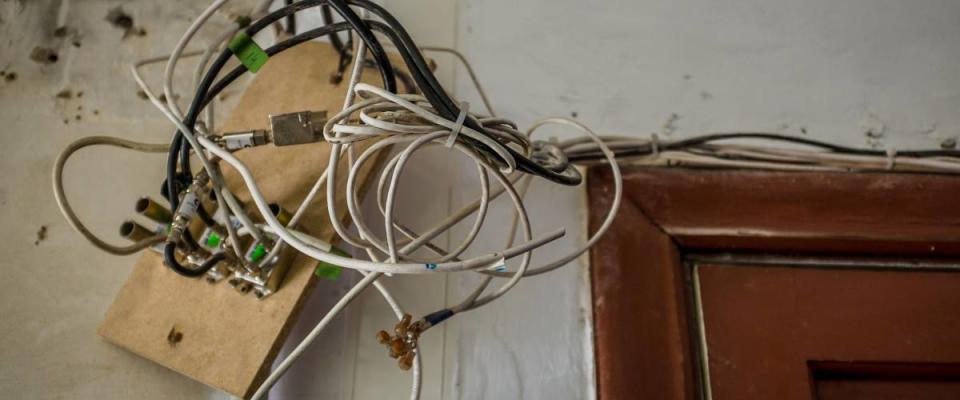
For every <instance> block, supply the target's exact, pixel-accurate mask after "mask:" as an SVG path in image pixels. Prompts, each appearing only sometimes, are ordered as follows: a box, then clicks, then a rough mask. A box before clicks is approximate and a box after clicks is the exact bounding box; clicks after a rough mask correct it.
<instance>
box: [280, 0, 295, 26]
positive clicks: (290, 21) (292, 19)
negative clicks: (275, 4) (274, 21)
mask: <svg viewBox="0 0 960 400" xmlns="http://www.w3.org/2000/svg"><path fill="white" fill-rule="evenodd" d="M283 4H284V5H287V6H289V5H290V4H293V0H283ZM287 33H288V34H290V35H296V34H297V17H296V16H295V15H294V14H290V15H288V16H287Z"/></svg>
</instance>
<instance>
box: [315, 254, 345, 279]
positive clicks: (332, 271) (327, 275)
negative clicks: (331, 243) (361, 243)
mask: <svg viewBox="0 0 960 400" xmlns="http://www.w3.org/2000/svg"><path fill="white" fill-rule="evenodd" d="M330 252H331V253H333V254H336V255H338V256H342V257H350V255H349V254H347V253H346V252H344V251H343V250H340V249H338V248H336V247H331V248H330ZM341 272H343V268H342V267H340V266H339V265H333V264H330V263H328V262H323V261H320V262H319V263H317V269H316V271H314V273H315V274H317V277H318V278H324V279H327V280H331V281H335V280H337V278H339V277H340V273H341Z"/></svg>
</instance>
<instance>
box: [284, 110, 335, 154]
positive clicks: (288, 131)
mask: <svg viewBox="0 0 960 400" xmlns="http://www.w3.org/2000/svg"><path fill="white" fill-rule="evenodd" d="M326 123H327V112H326V111H299V112H294V113H288V114H279V115H271V116H270V141H271V142H273V144H274V146H289V145H294V144H306V143H316V142H320V141H323V125H324V124H326Z"/></svg>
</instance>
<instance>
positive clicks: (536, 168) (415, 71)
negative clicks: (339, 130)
mask: <svg viewBox="0 0 960 400" xmlns="http://www.w3.org/2000/svg"><path fill="white" fill-rule="evenodd" d="M350 3H351V4H354V5H356V6H358V7H362V8H365V9H367V10H368V11H370V12H372V13H373V14H375V15H377V16H378V17H380V18H381V19H383V21H384V22H385V23H386V24H387V25H388V26H389V27H390V28H391V29H392V30H393V32H394V34H395V37H396V38H397V39H399V40H397V39H393V42H394V44H395V45H396V46H397V50H398V51H399V52H400V54H401V55H403V56H404V60H405V61H406V62H407V67H408V69H410V70H411V71H410V72H411V74H412V75H413V77H414V80H416V81H417V86H418V87H420V91H421V92H422V93H423V94H424V97H426V98H427V100H428V101H429V102H430V104H431V105H432V106H433V108H434V109H436V110H437V112H438V113H439V114H440V115H441V116H443V117H444V118H446V119H449V120H456V119H457V117H458V116H459V115H460V107H459V106H458V105H457V104H456V102H454V101H453V99H452V98H451V97H450V96H449V95H448V94H447V93H446V91H444V90H443V87H442V86H441V85H440V82H439V81H437V78H436V76H435V75H434V74H433V71H431V70H430V67H429V65H428V64H427V62H426V60H425V59H424V57H423V54H421V53H420V50H419V48H418V47H417V46H416V44H415V43H414V42H413V39H412V38H411V37H410V34H409V33H407V31H406V29H405V28H404V27H403V25H402V24H400V21H398V20H397V19H396V18H394V17H393V15H391V14H390V13H389V12H388V11H387V10H386V9H384V8H383V7H381V6H380V5H378V4H376V3H373V2H371V1H369V0H351V1H350ZM384 33H386V32H384ZM387 34H388V33H387ZM389 35H390V34H388V36H389ZM411 61H412V65H411ZM418 78H419V79H418ZM464 125H466V126H467V127H469V128H471V129H473V130H475V131H477V132H482V133H487V131H486V129H484V127H483V126H481V125H480V123H479V122H477V121H476V120H475V119H473V118H470V117H468V118H466V120H465V121H464ZM488 136H491V137H492V135H489V134H488ZM464 139H465V140H467V141H468V142H470V143H471V144H472V145H473V146H475V147H479V148H486V146H485V145H483V144H481V143H478V142H476V141H474V140H472V139H469V138H464ZM506 148H507V151H508V152H509V153H510V155H512V156H513V158H514V159H515V160H516V162H517V168H518V169H520V170H521V171H524V172H528V173H531V174H534V175H538V176H541V177H543V178H545V179H548V180H550V181H553V182H556V183H560V184H564V185H578V184H580V182H581V178H580V176H579V174H564V173H561V172H557V171H552V170H549V169H547V168H544V167H543V166H541V165H540V164H537V163H536V162H534V161H533V160H531V159H529V158H528V157H527V156H525V155H523V154H520V153H518V152H517V151H516V150H514V149H512V148H510V147H506ZM487 152H488V153H492V150H487Z"/></svg>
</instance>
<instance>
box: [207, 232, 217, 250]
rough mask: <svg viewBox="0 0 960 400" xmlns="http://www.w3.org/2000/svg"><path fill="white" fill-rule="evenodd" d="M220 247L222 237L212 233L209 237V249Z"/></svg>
mask: <svg viewBox="0 0 960 400" xmlns="http://www.w3.org/2000/svg"><path fill="white" fill-rule="evenodd" d="M219 245H220V236H217V234H216V233H213V232H210V236H208V237H207V247H217V246H219Z"/></svg>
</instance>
